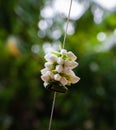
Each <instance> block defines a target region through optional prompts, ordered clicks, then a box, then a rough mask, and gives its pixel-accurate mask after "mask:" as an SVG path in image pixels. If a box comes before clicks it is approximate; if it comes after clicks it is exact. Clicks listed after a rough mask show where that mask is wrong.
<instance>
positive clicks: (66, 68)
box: [63, 67, 71, 75]
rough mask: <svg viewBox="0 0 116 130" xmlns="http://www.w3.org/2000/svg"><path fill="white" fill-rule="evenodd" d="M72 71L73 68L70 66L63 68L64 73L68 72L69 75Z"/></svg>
mask: <svg viewBox="0 0 116 130" xmlns="http://www.w3.org/2000/svg"><path fill="white" fill-rule="evenodd" d="M70 71H71V69H70V68H69V67H64V69H63V73H64V74H67V75H68V74H69V73H70Z"/></svg>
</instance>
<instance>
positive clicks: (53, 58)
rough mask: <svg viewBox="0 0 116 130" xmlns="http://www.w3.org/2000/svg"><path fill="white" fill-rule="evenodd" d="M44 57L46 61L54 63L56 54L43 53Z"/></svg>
mask: <svg viewBox="0 0 116 130" xmlns="http://www.w3.org/2000/svg"><path fill="white" fill-rule="evenodd" d="M44 58H45V59H46V61H49V62H52V63H54V62H56V61H57V56H56V55H53V54H51V53H49V54H47V55H45V57H44Z"/></svg>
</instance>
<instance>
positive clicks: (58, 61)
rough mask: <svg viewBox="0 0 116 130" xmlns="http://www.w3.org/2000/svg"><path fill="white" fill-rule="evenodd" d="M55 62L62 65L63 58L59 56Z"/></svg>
mask: <svg viewBox="0 0 116 130" xmlns="http://www.w3.org/2000/svg"><path fill="white" fill-rule="evenodd" d="M57 63H58V64H60V65H63V64H64V60H63V59H62V58H61V57H59V58H58V60H57Z"/></svg>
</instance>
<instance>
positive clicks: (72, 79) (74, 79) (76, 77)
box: [70, 76, 80, 84]
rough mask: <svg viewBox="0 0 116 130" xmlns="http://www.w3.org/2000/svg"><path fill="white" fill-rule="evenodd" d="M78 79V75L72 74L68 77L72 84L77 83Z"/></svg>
mask: <svg viewBox="0 0 116 130" xmlns="http://www.w3.org/2000/svg"><path fill="white" fill-rule="evenodd" d="M79 80H80V78H79V77H78V76H72V77H71V78H70V81H71V83H72V84H75V83H77V82H78V81H79Z"/></svg>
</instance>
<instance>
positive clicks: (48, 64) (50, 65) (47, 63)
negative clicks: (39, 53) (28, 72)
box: [45, 62, 53, 69]
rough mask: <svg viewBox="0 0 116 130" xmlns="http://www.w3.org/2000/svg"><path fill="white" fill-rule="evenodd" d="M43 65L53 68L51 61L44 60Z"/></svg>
mask: <svg viewBox="0 0 116 130" xmlns="http://www.w3.org/2000/svg"><path fill="white" fill-rule="evenodd" d="M45 67H47V68H49V69H52V68H53V63H51V62H46V63H45Z"/></svg>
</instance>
